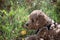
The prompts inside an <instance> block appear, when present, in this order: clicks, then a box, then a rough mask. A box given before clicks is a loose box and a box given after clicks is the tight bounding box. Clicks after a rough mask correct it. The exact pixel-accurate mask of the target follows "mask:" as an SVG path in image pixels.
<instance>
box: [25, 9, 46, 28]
mask: <svg viewBox="0 0 60 40" xmlns="http://www.w3.org/2000/svg"><path fill="white" fill-rule="evenodd" d="M46 24H47V16H46V15H45V14H44V12H42V11H41V10H34V11H33V12H32V13H31V14H30V16H29V20H28V21H27V22H26V24H25V26H24V27H25V28H28V29H39V28H42V27H44V26H45V25H46Z"/></svg>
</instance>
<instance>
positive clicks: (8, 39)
mask: <svg viewBox="0 0 60 40" xmlns="http://www.w3.org/2000/svg"><path fill="white" fill-rule="evenodd" d="M33 10H42V11H43V12H45V13H46V14H47V15H48V16H49V17H51V18H52V19H54V20H55V22H58V23H60V0H0V40H19V39H21V38H22V40H24V38H25V37H26V36H28V35H31V34H34V33H35V30H28V31H27V29H25V28H23V25H24V24H25V22H26V21H27V20H28V16H29V14H30V13H31V12H32V11H33ZM22 31H23V32H22ZM24 33H25V34H24Z"/></svg>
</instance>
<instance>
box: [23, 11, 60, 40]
mask: <svg viewBox="0 0 60 40" xmlns="http://www.w3.org/2000/svg"><path fill="white" fill-rule="evenodd" d="M24 27H25V28H28V29H35V30H38V31H37V34H36V36H30V37H28V38H27V39H26V40H33V39H34V38H35V39H34V40H60V25H58V24H56V23H54V21H53V20H52V19H50V18H49V17H48V16H47V15H46V14H45V13H44V12H42V11H41V10H34V11H33V12H32V13H31V14H30V16H29V20H28V21H27V23H26V24H25V26H24ZM41 38H42V39H41Z"/></svg>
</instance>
